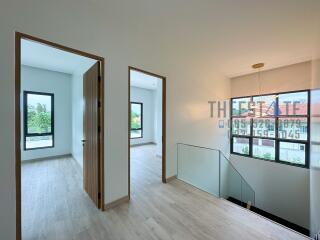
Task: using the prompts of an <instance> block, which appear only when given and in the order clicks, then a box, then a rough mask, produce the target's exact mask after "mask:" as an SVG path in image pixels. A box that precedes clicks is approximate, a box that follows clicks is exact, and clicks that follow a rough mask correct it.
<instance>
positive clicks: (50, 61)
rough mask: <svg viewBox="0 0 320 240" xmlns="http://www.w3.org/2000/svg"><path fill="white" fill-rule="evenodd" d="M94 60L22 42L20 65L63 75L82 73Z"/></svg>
mask: <svg viewBox="0 0 320 240" xmlns="http://www.w3.org/2000/svg"><path fill="white" fill-rule="evenodd" d="M95 62H96V60H93V59H90V58H86V57H83V56H80V55H77V54H73V53H70V52H66V51H62V50H59V49H57V48H53V47H50V46H47V45H44V44H41V43H37V42H33V41H29V40H22V42H21V64H23V65H27V66H31V67H37V68H43V69H47V70H51V71H57V72H63V73H69V74H74V73H84V72H85V71H86V70H88V69H89V68H90V67H91V66H92V65H93V64H94V63H95Z"/></svg>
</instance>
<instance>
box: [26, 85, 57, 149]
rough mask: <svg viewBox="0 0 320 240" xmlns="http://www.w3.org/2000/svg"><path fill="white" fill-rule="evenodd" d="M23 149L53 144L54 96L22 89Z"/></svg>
mask: <svg viewBox="0 0 320 240" xmlns="http://www.w3.org/2000/svg"><path fill="white" fill-rule="evenodd" d="M23 99H24V105H23V106H24V149H25V150H31V149H38V148H48V147H53V146H54V116H53V114H54V96H53V94H51V93H40V92H30V91H24V98H23Z"/></svg>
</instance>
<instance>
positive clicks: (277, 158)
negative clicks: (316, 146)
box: [230, 89, 311, 169]
mask: <svg viewBox="0 0 320 240" xmlns="http://www.w3.org/2000/svg"><path fill="white" fill-rule="evenodd" d="M299 92H307V94H308V97H307V99H308V105H307V111H308V112H307V115H279V113H278V111H277V109H278V106H279V98H278V97H277V98H276V105H275V106H274V107H275V112H274V116H266V117H263V118H270V119H274V120H275V137H260V136H253V117H250V135H239V134H233V133H232V132H233V130H232V125H233V124H232V123H233V121H232V120H233V118H236V119H241V118H243V119H245V118H247V117H244V116H233V108H232V107H233V106H232V103H233V100H234V99H241V98H250V99H251V101H252V100H253V98H254V97H262V96H269V95H279V94H287V93H299ZM310 109H311V108H310V89H305V90H298V91H288V92H275V93H268V94H259V95H250V96H241V97H234V98H231V101H230V153H231V154H234V155H240V156H244V157H250V158H254V159H259V160H264V161H269V162H274V163H280V164H285V165H290V166H296V167H301V168H307V169H309V168H310V153H309V149H310ZM281 118H307V124H308V126H307V135H308V136H307V140H296V139H285V138H279V136H278V134H279V131H278V129H279V119H281ZM234 137H236V138H246V139H249V154H248V155H247V154H242V153H238V152H234V151H233V138H234ZM253 139H268V140H274V141H275V159H274V160H269V159H266V158H260V157H256V156H253ZM280 142H292V143H300V144H305V164H304V165H302V164H296V163H292V162H287V161H282V160H280Z"/></svg>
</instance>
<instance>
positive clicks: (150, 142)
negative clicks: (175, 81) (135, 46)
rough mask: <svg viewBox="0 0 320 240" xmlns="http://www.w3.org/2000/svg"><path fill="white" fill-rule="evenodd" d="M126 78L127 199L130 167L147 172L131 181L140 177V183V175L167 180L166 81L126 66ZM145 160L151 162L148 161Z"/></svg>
mask: <svg viewBox="0 0 320 240" xmlns="http://www.w3.org/2000/svg"><path fill="white" fill-rule="evenodd" d="M128 75H129V76H128V79H129V81H128V92H129V94H128V188H129V189H128V194H129V198H130V195H131V177H132V173H131V171H132V170H134V169H133V168H132V166H131V165H132V164H136V163H137V164H142V165H144V167H145V169H149V170H151V171H149V170H146V171H145V172H140V173H137V172H135V174H134V176H133V177H135V179H137V178H140V180H141V181H144V180H146V179H143V177H144V176H146V175H150V174H149V173H150V172H154V173H155V176H156V177H155V178H156V179H158V177H157V176H160V177H159V181H162V182H163V183H166V181H167V180H166V78H165V77H164V76H160V75H158V74H154V73H151V72H148V71H145V70H141V69H138V68H135V67H130V66H129V69H128ZM132 158H134V159H132ZM136 158H137V159H136ZM138 159H139V160H138ZM147 159H153V160H151V161H149V162H148V160H147ZM133 160H134V161H133ZM136 160H138V161H139V162H137V161H136ZM151 162H153V163H151ZM146 165H149V166H146ZM152 168H153V169H152ZM154 168H157V169H154ZM158 168H159V169H158ZM139 169H141V168H139ZM151 174H152V173H151ZM137 175H139V176H137ZM148 181H150V179H148ZM156 181H158V180H156Z"/></svg>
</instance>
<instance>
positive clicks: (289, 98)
mask: <svg viewBox="0 0 320 240" xmlns="http://www.w3.org/2000/svg"><path fill="white" fill-rule="evenodd" d="M309 94H310V93H309V91H308V90H305V91H297V92H286V93H276V94H266V95H259V96H249V97H239V98H233V99H231V101H232V102H231V106H232V107H231V108H232V109H231V153H234V154H240V155H244V156H249V157H253V158H259V159H264V160H269V161H274V162H279V163H284V164H290V165H295V166H302V167H309V154H308V149H309V123H310V118H309V108H310V106H309V104H310V103H309Z"/></svg>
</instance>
